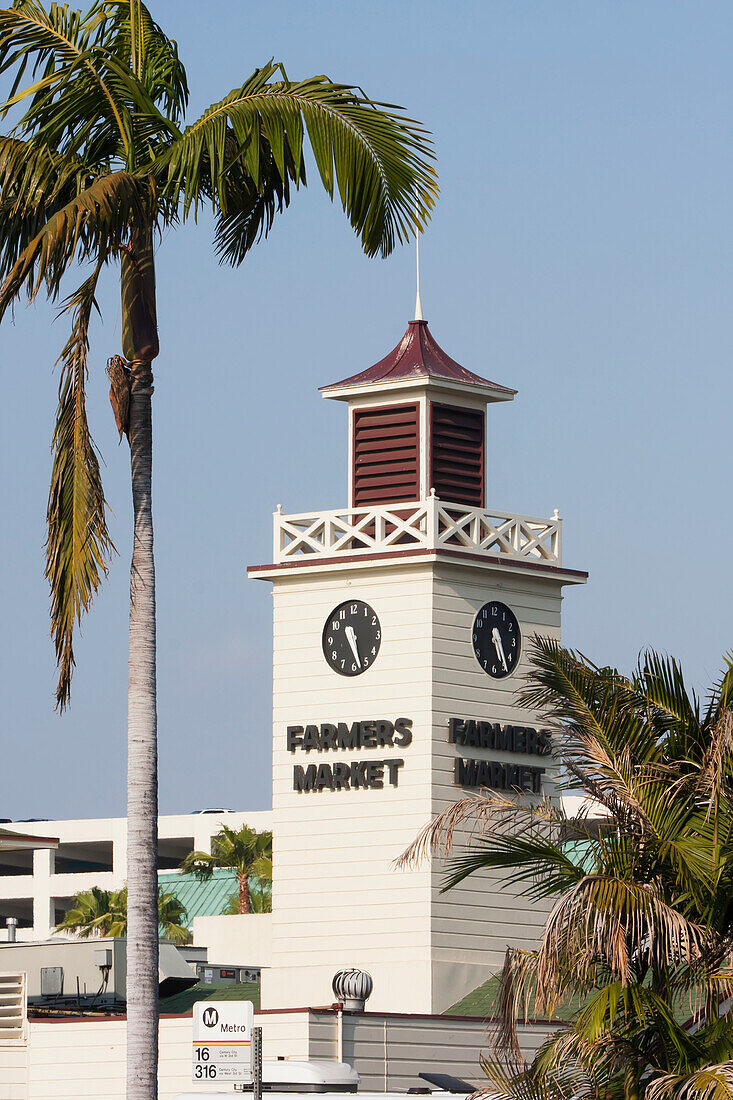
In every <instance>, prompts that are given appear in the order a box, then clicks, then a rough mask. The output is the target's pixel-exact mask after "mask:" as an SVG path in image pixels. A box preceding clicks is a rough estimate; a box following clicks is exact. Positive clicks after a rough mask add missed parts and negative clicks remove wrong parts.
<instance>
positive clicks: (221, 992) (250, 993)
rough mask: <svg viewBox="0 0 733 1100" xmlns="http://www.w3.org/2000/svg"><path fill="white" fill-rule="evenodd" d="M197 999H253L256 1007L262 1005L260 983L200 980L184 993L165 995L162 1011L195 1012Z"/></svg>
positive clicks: (161, 1005)
mask: <svg viewBox="0 0 733 1100" xmlns="http://www.w3.org/2000/svg"><path fill="white" fill-rule="evenodd" d="M196 1001H252V1003H253V1005H254V1006H255V1008H259V1007H260V983H259V982H241V983H237V984H234V985H208V984H207V983H206V982H198V984H197V985H192V986H191V988H190V989H184V990H183V992H182V993H174V994H173V996H172V997H163V998H161V1001H160V1011H161V1013H170V1014H172V1015H178V1016H182V1015H183V1014H184V1013H185V1014H190V1013H192V1012H193V1006H194V1004H195V1003H196Z"/></svg>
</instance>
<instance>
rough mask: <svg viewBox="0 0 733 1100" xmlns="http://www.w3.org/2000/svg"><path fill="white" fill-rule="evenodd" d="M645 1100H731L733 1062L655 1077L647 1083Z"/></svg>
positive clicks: (732, 1092)
mask: <svg viewBox="0 0 733 1100" xmlns="http://www.w3.org/2000/svg"><path fill="white" fill-rule="evenodd" d="M646 1100H733V1062H721V1063H719V1064H718V1065H715V1066H706V1067H705V1068H704V1069H699V1070H696V1071H695V1072H694V1073H690V1074H688V1075H681V1074H673V1073H669V1074H664V1075H663V1076H660V1077H657V1078H656V1079H655V1080H653V1081H652V1082H651V1083H650V1084H649V1085H647V1089H646Z"/></svg>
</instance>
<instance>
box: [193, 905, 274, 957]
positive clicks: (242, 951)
mask: <svg viewBox="0 0 733 1100" xmlns="http://www.w3.org/2000/svg"><path fill="white" fill-rule="evenodd" d="M193 944H194V947H205V948H206V949H207V952H208V954H207V959H208V961H209V962H210V963H213V964H214V965H216V964H217V963H219V964H221V963H226V965H227V966H262V967H264V966H271V965H272V913H238V914H236V915H232V916H223V917H194V919H193Z"/></svg>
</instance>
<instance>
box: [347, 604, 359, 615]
mask: <svg viewBox="0 0 733 1100" xmlns="http://www.w3.org/2000/svg"><path fill="white" fill-rule="evenodd" d="M358 610H359V607H358V605H357V604H355V603H352V605H351V609H350V610H349V615H356V613H357V611H358Z"/></svg>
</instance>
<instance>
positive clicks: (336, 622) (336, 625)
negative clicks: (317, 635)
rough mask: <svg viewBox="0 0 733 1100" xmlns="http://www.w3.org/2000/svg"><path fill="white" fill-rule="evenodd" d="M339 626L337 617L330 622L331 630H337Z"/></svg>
mask: <svg viewBox="0 0 733 1100" xmlns="http://www.w3.org/2000/svg"><path fill="white" fill-rule="evenodd" d="M340 626H341V623H340V622H339V621H338V619H334V620H333V622H332V623H331V630H338V629H339V628H340Z"/></svg>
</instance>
